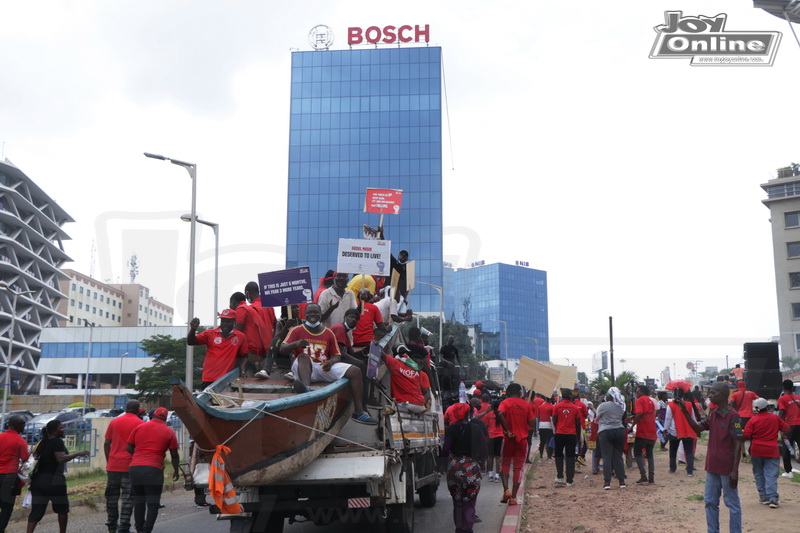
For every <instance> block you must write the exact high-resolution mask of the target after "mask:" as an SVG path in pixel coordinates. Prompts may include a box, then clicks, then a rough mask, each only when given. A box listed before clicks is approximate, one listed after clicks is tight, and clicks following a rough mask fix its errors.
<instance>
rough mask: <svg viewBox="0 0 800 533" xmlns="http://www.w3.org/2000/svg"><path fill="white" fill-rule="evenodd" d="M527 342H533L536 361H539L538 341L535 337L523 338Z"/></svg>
mask: <svg viewBox="0 0 800 533" xmlns="http://www.w3.org/2000/svg"><path fill="white" fill-rule="evenodd" d="M525 338H526V339H528V340H531V341H533V342H534V343H535V344H536V360H537V361H538V360H539V339H537V338H536V337H525Z"/></svg>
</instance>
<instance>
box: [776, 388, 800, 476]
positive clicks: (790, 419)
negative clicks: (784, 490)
mask: <svg viewBox="0 0 800 533" xmlns="http://www.w3.org/2000/svg"><path fill="white" fill-rule="evenodd" d="M793 389H794V384H793V383H792V380H791V379H785V380H783V394H781V397H780V398H778V416H780V417H781V418H783V419H784V420H785V421H786V423H787V424H789V428H790V429H789V435H788V438H789V442H791V443H792V445H794V446H800V396H798V395H797V394H794V393H793V392H792V390H793ZM783 469H784V470H785V472H784V473H783V474H781V477H785V478H791V477H792V473H793V472H794V473H797V474H800V471H798V470H792V452H791V451H790V450H789V448H787V447H786V446H784V448H783Z"/></svg>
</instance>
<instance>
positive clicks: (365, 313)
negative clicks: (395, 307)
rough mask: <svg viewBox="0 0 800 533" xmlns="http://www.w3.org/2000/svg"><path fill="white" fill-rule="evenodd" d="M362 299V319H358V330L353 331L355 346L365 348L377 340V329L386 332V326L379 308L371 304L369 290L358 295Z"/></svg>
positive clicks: (364, 290)
mask: <svg viewBox="0 0 800 533" xmlns="http://www.w3.org/2000/svg"><path fill="white" fill-rule="evenodd" d="M358 297H359V298H360V299H361V303H360V308H361V317H360V318H359V319H358V324H356V329H355V331H353V346H355V347H356V348H359V347H361V348H364V347H367V346H369V343H370V342H372V340H373V339H374V338H375V328H377V329H378V330H380V331H383V332H385V331H386V326H385V325H384V324H383V315H382V314H381V310H380V309H378V306H377V305H375V304H372V303H369V300H370V298H371V297H372V296H371V295H370V293H369V290H368V289H362V290H361V291H360V292H359V293H358Z"/></svg>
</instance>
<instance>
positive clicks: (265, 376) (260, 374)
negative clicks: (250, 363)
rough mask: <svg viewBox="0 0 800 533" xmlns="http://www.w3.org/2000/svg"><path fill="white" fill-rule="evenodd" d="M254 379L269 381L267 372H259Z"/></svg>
mask: <svg viewBox="0 0 800 533" xmlns="http://www.w3.org/2000/svg"><path fill="white" fill-rule="evenodd" d="M256 377H257V378H258V379H269V372H267V371H266V370H259V371H258V372H256Z"/></svg>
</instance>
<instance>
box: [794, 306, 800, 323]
mask: <svg viewBox="0 0 800 533" xmlns="http://www.w3.org/2000/svg"><path fill="white" fill-rule="evenodd" d="M792 320H800V303H795V304H792Z"/></svg>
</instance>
